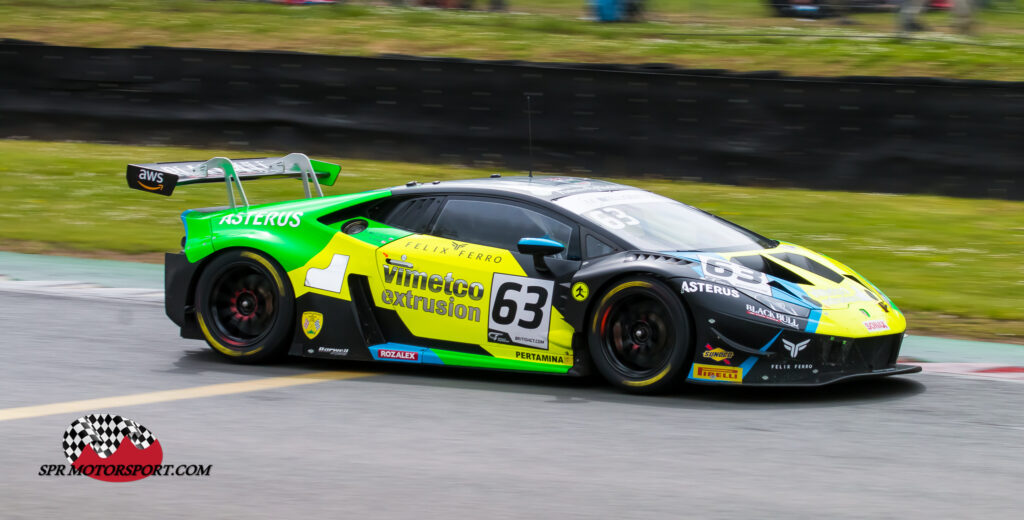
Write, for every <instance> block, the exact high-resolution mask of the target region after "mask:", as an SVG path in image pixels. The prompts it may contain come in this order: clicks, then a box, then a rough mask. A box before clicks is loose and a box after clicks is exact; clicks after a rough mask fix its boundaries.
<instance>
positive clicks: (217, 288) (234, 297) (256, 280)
mask: <svg viewBox="0 0 1024 520" xmlns="http://www.w3.org/2000/svg"><path fill="white" fill-rule="evenodd" d="M276 303H277V302H276V300H275V294H274V286H273V285H271V283H270V280H269V279H268V278H267V276H266V275H265V274H264V273H263V272H262V271H260V270H258V269H256V268H255V267H250V266H235V267H232V268H230V269H228V270H227V271H226V272H224V273H223V274H222V275H221V276H220V278H219V279H218V282H217V283H216V284H215V285H214V287H213V292H212V293H211V297H210V315H211V316H212V317H213V320H214V324H215V326H216V328H217V331H218V332H219V333H220V336H222V338H223V339H224V340H225V341H226V342H227V343H229V344H231V345H232V346H235V347H248V346H251V345H253V344H255V343H256V342H258V341H259V340H261V339H263V337H264V336H266V335H267V333H268V332H269V331H270V329H271V327H272V326H273V324H274V317H275V310H276V308H277V306H276Z"/></svg>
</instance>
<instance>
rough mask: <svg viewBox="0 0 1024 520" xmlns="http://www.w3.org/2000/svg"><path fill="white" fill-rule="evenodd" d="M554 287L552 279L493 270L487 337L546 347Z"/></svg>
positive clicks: (523, 344) (499, 341)
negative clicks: (498, 272) (500, 272)
mask: <svg viewBox="0 0 1024 520" xmlns="http://www.w3.org/2000/svg"><path fill="white" fill-rule="evenodd" d="M554 287H555V283H554V282H553V281H552V280H539V279H537V278H528V277H525V276H513V275H508V274H497V273H495V275H494V278H493V279H492V280H491V288H492V289H491V307H490V312H489V313H488V324H487V337H488V340H489V341H491V342H495V343H505V344H511V345H519V346H523V347H531V348H541V349H547V348H548V325H549V324H550V323H551V293H552V292H553V291H554Z"/></svg>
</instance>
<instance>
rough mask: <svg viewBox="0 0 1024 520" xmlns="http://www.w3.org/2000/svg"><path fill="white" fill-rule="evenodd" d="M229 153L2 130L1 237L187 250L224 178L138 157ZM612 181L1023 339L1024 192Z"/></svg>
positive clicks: (363, 170) (904, 301)
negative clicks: (173, 187)
mask: <svg viewBox="0 0 1024 520" xmlns="http://www.w3.org/2000/svg"><path fill="white" fill-rule="evenodd" d="M264 153H266V154H267V155H268V156H271V155H281V154H282V152H280V151H277V152H264ZM216 155H225V156H228V157H232V156H234V157H238V156H246V157H253V156H255V155H259V152H252V151H244V152H240V151H234V150H197V149H186V148H171V147H136V146H113V145H99V144H79V143H52V142H35V141H12V140H0V157H3V158H4V161H3V163H2V164H0V248H7V249H12V248H13V249H19V247H17V246H18V244H22V243H26V242H33V243H36V244H39V243H42V244H44V245H48V246H51V247H52V248H57V249H59V250H70V251H72V252H83V253H90V252H91V253H92V254H95V252H96V251H101V252H106V253H101V256H102V255H103V254H114V255H115V256H116V253H148V252H159V251H171V250H175V249H177V244H178V241H179V239H180V237H181V225H180V223H179V221H178V216H179V214H180V213H181V212H182V211H183V210H185V209H188V208H195V207H203V206H216V205H222V204H224V201H225V191H224V186H223V185H219V184H210V185H195V186H189V187H185V188H182V189H180V190H179V191H177V192H176V193H175V195H174V197H171V198H167V197H161V196H156V195H151V194H147V193H143V192H140V191H135V190H130V189H128V188H127V186H126V184H125V180H124V168H125V165H126V164H127V163H129V162H151V161H170V160H203V159H207V158H210V157H213V156H216ZM318 158H319V157H318ZM322 159H325V160H328V161H334V162H339V163H340V164H342V165H343V169H342V173H341V176H340V177H339V180H338V182H337V184H336V185H335V186H333V187H329V188H327V189H326V192H327V193H328V194H340V193H347V192H354V191H362V190H368V189H372V188H379V187H383V186H391V185H399V184H403V183H405V182H407V181H409V180H420V181H430V180H435V179H440V180H445V179H456V178H471V177H483V176H487V175H489V174H491V173H493V171H490V170H477V169H467V168H462V167H458V166H436V165H418V164H408V163H398V162H387V161H366V160H345V159H332V158H329V157H323V158H322ZM628 173H629V172H621V174H622V175H627V174H628ZM612 180H617V181H619V182H623V183H626V184H632V185H636V186H640V187H643V188H646V189H649V190H652V191H654V192H657V193H660V194H662V195H666V196H668V197H672V198H675V199H678V200H681V201H684V202H687V203H689V204H692V205H694V206H697V207H699V208H701V209H704V210H707V211H710V212H712V213H715V214H717V215H720V216H722V217H724V218H727V219H729V220H732V221H734V222H737V223H739V224H741V225H744V226H747V227H749V228H751V229H753V230H755V231H758V232H760V233H762V234H764V235H766V236H769V237H772V238H776V239H780V240H787V241H791V242H795V243H798V244H801V245H804V246H807V247H810V248H812V249H815V250H817V251H819V252H822V253H824V254H827V255H829V256H832V257H833V258H836V259H838V260H840V261H842V262H844V263H846V264H847V265H849V266H851V267H853V268H854V269H856V270H857V271H858V272H860V273H861V274H863V275H864V276H866V277H868V278H869V279H870V280H872V281H873V282H874V283H875V284H876V285H878V286H879V287H880V288H882V290H883V291H885V292H886V293H887V294H888V295H889V296H890V297H892V298H893V299H894V300H895V301H896V303H897V304H898V305H900V307H901V308H903V309H904V310H907V311H910V312H915V311H916V312H922V313H926V314H924V315H926V316H928V319H927V320H922V322H923V323H926V324H927V326H926V327H925V328H926V330H929V331H933V332H939V333H948V334H957V333H961V334H964V335H968V336H972V337H993V336H994V335H997V334H1004V335H1017V337H1018V338H1024V263H1022V262H1021V257H1022V254H1021V252H1022V251H1024V202H1012V201H1001V200H977V199H954V198H947V197H934V196H917V195H913V196H912V195H885V194H870V193H847V192H824V191H810V190H798V189H768V188H746V187H734V186H722V185H714V184H701V183H694V182H683V181H672V180H664V179H652V178H626V177H622V178H617V179H616V178H613V179H612ZM246 193H247V194H248V195H249V197H250V200H251V201H252V202H254V203H258V202H270V201H274V200H283V199H286V198H294V197H296V196H299V195H300V194H301V185H300V184H299V183H298V182H296V181H292V180H277V181H261V182H249V183H247V184H246ZM112 230H113V231H112ZM22 249H23V248H22ZM43 249H45V248H43ZM990 320H1013V321H1001V322H992V321H990ZM915 330H919V329H915ZM1004 339H1014V338H1013V337H1010V336H1007V337H1006V338H1004Z"/></svg>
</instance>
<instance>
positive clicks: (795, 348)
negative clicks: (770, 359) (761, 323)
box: [782, 339, 811, 358]
mask: <svg viewBox="0 0 1024 520" xmlns="http://www.w3.org/2000/svg"><path fill="white" fill-rule="evenodd" d="M810 342H811V340H809V339H805V340H803V341H801V342H800V343H793V342H792V341H789V340H788V339H783V340H782V345H783V346H784V347H786V350H788V351H789V357H792V358H795V357H797V355H798V354H800V351H801V350H803V349H805V348H807V344H808V343H810Z"/></svg>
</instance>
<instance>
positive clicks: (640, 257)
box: [626, 253, 693, 264]
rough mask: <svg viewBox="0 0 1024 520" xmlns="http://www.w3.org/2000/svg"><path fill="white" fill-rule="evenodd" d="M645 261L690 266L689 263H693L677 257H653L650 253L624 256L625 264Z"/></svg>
mask: <svg viewBox="0 0 1024 520" xmlns="http://www.w3.org/2000/svg"><path fill="white" fill-rule="evenodd" d="M647 260H651V261H655V262H670V263H673V264H691V263H693V262H691V261H689V260H687V259H685V258H679V257H678V256H668V255H655V254H651V253H634V254H631V255H628V256H626V261H627V262H644V261H647Z"/></svg>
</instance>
